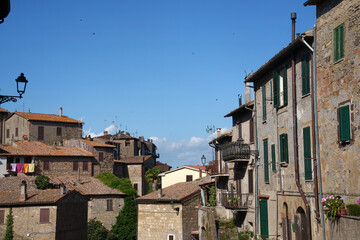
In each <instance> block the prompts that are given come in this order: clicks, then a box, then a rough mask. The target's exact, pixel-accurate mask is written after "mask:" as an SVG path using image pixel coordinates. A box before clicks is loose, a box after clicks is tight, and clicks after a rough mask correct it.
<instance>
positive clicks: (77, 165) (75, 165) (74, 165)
mask: <svg viewBox="0 0 360 240" xmlns="http://www.w3.org/2000/svg"><path fill="white" fill-rule="evenodd" d="M78 169H79V162H77V161H74V162H73V171H77V170H78Z"/></svg>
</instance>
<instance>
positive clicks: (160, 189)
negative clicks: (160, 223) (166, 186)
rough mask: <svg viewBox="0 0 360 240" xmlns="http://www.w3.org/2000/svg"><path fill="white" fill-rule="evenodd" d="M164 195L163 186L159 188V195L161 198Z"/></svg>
mask: <svg viewBox="0 0 360 240" xmlns="http://www.w3.org/2000/svg"><path fill="white" fill-rule="evenodd" d="M162 196H163V194H162V188H159V189H158V197H159V198H160V197H162Z"/></svg>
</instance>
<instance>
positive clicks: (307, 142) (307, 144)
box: [303, 127, 312, 180]
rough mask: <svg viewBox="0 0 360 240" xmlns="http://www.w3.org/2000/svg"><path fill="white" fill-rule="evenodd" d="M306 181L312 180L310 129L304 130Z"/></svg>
mask: <svg viewBox="0 0 360 240" xmlns="http://www.w3.org/2000/svg"><path fill="white" fill-rule="evenodd" d="M303 140H304V163H305V180H312V167H311V140H310V127H306V128H303Z"/></svg>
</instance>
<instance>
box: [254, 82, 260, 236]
mask: <svg viewBox="0 0 360 240" xmlns="http://www.w3.org/2000/svg"><path fill="white" fill-rule="evenodd" d="M256 104H257V103H256V93H255V86H254V120H255V121H254V125H255V126H254V129H255V152H258V137H257V114H256V111H257V108H256ZM258 168H259V156H258V154H255V236H257V235H258V233H259V197H258V195H259V183H258V178H259V169H258Z"/></svg>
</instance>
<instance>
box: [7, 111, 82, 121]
mask: <svg viewBox="0 0 360 240" xmlns="http://www.w3.org/2000/svg"><path fill="white" fill-rule="evenodd" d="M14 114H17V115H19V116H21V117H23V118H26V119H28V120H29V121H46V122H65V123H83V122H81V121H78V120H75V119H73V118H69V117H67V116H60V115H56V114H43V113H26V112H14Z"/></svg>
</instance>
